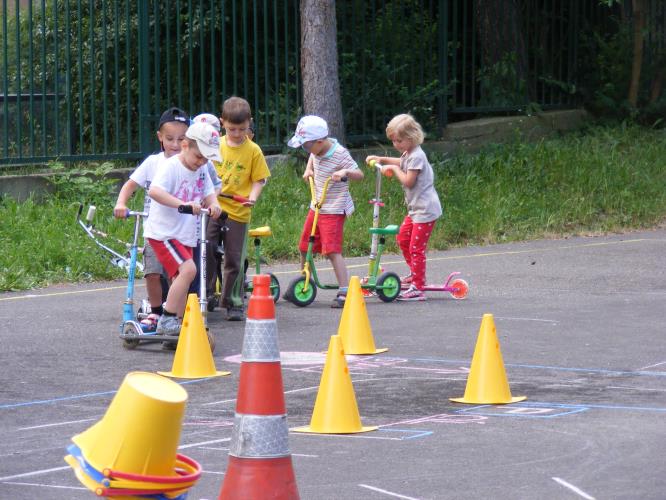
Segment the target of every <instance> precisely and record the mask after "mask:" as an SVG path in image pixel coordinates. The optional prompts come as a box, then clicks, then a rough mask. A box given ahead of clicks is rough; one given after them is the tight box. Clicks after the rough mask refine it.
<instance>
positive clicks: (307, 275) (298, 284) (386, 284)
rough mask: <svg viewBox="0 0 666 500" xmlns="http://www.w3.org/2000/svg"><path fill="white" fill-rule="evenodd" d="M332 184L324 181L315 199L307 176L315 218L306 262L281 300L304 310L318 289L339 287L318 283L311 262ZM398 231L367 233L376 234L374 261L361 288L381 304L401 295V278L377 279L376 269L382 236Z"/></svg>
mask: <svg viewBox="0 0 666 500" xmlns="http://www.w3.org/2000/svg"><path fill="white" fill-rule="evenodd" d="M341 180H342V182H346V180H347V179H346V178H345V177H343V178H342V179H341ZM330 181H331V178H330V177H329V178H328V179H326V182H324V187H323V189H322V193H321V198H320V200H317V199H316V194H315V186H314V179H313V178H312V177H309V182H310V194H311V197H312V204H313V206H314V219H313V221H312V230H311V232H310V238H309V241H308V249H307V252H306V254H305V263H304V265H303V269H302V271H301V276H299V277H297V278H294V279H293V280H292V281H291V283H290V284H289V287H288V288H287V291H286V292H285V294H284V298H285V299H286V300H288V301H289V302H291V303H292V304H294V305H296V306H299V307H305V306H308V305H310V304H312V302H313V301H314V299H315V297H316V296H317V288H321V289H323V290H337V289H338V288H339V285H338V284H325V283H322V282H321V281H320V280H319V277H318V276H317V269H316V267H315V262H314V256H313V255H314V250H313V249H314V242H315V233H316V230H317V221H318V219H319V211H320V209H321V206H322V205H323V203H324V201H325V200H326V192H327V191H328V185H329V183H330ZM397 231H398V227H397V226H395V225H394V226H387V227H385V228H380V227H376V228H372V229H371V230H370V232H371V233H372V234H373V237H374V236H375V235H377V240H378V241H377V250H376V254H375V255H374V258H375V261H374V262H372V263H371V264H370V269H371V276H372V278H373V279H372V282H369V281H368V282H367V283H365V284H362V285H361V289H371V290H374V291H375V292H376V293H377V296H378V297H379V298H380V299H381V300H382V301H384V302H391V301H393V300H394V299H395V298H396V297H397V296H398V294H399V293H400V278H399V277H398V275H397V274H395V273H392V272H388V273H382V274H381V275H380V276H379V277H377V270H378V269H379V260H380V258H381V255H382V252H383V251H384V244H385V235H386V234H395V233H397Z"/></svg>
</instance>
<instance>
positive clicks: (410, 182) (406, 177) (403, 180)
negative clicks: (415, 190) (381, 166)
mask: <svg viewBox="0 0 666 500" xmlns="http://www.w3.org/2000/svg"><path fill="white" fill-rule="evenodd" d="M386 168H387V169H388V168H390V169H391V170H393V174H394V175H395V176H396V177H397V178H398V180H399V181H400V184H402V185H403V186H405V187H408V188H411V187H414V184H416V179H417V177H418V176H419V172H420V170H407V172H403V171H402V169H401V168H400V167H397V166H394V165H389V166H387V167H386Z"/></svg>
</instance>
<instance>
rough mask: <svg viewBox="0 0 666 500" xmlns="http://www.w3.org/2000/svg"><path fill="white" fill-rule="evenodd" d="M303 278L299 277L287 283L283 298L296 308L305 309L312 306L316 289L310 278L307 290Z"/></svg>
mask: <svg viewBox="0 0 666 500" xmlns="http://www.w3.org/2000/svg"><path fill="white" fill-rule="evenodd" d="M305 283H306V281H305V276H299V277H298V278H295V279H293V280H292V281H291V283H289V287H288V288H287V291H286V293H285V294H284V296H283V297H284V298H285V299H286V300H288V301H289V302H291V303H292V304H294V305H295V306H298V307H305V306H309V305H310V304H312V302H313V301H314V299H315V297H316V296H317V287H316V286H315V282H314V280H313V279H312V278H310V284H309V285H308V288H307V290H304V288H305Z"/></svg>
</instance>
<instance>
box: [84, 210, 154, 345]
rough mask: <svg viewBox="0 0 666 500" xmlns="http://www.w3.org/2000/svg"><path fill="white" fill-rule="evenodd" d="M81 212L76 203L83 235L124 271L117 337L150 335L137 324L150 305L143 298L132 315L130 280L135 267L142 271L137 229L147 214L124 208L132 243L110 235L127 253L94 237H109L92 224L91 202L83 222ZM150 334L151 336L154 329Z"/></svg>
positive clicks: (134, 275)
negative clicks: (131, 229)
mask: <svg viewBox="0 0 666 500" xmlns="http://www.w3.org/2000/svg"><path fill="white" fill-rule="evenodd" d="M82 211H83V205H82V204H79V210H78V213H77V216H76V220H77V222H78V223H79V225H80V226H81V227H82V228H83V230H84V231H85V232H86V234H87V235H88V236H90V238H92V240H93V241H94V242H95V244H97V245H98V246H99V247H100V248H102V249H103V250H105V251H106V252H108V253H110V254H111V255H112V258H111V263H112V264H113V265H114V266H118V267H120V268H121V269H124V270H125V271H126V272H127V291H126V294H125V301H124V302H123V321H122V323H121V324H120V334H121V338H124V337H123V336H124V335H126V334H127V335H132V336H143V335H151V333H150V332H148V331H146V329H144V328H143V327H142V325H141V323H140V321H141V319H143V318H145V317H146V316H147V315H148V314H149V313H150V304H149V303H148V301H147V300H145V299H144V300H143V301H142V304H141V307H140V308H139V310H138V312H137V314H136V316H135V315H134V280H135V277H136V270H137V269H138V270H139V271H140V272H143V264H141V262H138V260H137V258H138V254H139V244H138V242H139V232H140V228H141V220H142V219H143V218H144V217H147V215H148V214H146V213H144V212H134V211H130V210H128V211H127V214H126V218H130V217H133V218H134V236H133V238H132V243H126V242H124V241H121V240H118V239H115V238H114V239H115V240H116V241H117V242H119V243H120V244H122V245H124V246H125V247H126V248H127V249H128V254H127V255H121V254H120V253H118V252H116V251H115V250H114V249H113V248H111V247H109V246H108V245H106V244H105V243H102V241H100V240H99V239H98V236H99V237H102V238H111V236H109V235H108V234H106V233H104V232H103V231H100V230H99V229H96V228H95V226H94V225H93V218H94V217H95V213H96V211H97V208H96V207H95V206H93V205H91V206H90V207H88V212H87V214H86V222H87V224H86V222H84V221H83V220H81V212H82ZM152 335H154V332H153V333H152ZM123 345H124V346H125V347H128V348H130V349H131V348H134V347H136V345H138V343H134V342H126V341H124V342H123Z"/></svg>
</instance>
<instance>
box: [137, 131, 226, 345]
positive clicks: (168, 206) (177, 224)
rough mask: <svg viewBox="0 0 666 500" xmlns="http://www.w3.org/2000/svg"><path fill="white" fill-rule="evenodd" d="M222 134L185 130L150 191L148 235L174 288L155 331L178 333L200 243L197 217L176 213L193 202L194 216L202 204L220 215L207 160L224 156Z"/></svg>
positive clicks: (213, 215)
mask: <svg viewBox="0 0 666 500" xmlns="http://www.w3.org/2000/svg"><path fill="white" fill-rule="evenodd" d="M219 144H220V134H219V133H218V132H217V131H216V130H215V129H214V128H213V127H212V126H210V125H208V124H207V123H195V124H193V125H191V126H190V127H189V128H188V129H187V132H186V133H185V139H184V140H183V141H182V144H181V148H182V151H181V153H180V154H178V155H177V156H174V157H172V158H170V159H168V160H166V161H165V162H164V163H163V164H162V165H161V167H160V169H159V170H158V172H157V173H156V174H155V177H154V178H153V182H152V184H151V186H150V189H149V191H148V194H149V195H150V197H151V198H152V199H153V202H152V206H151V208H150V217H149V218H148V222H147V223H146V225H145V236H146V239H147V240H148V243H149V244H150V245H151V247H152V248H153V250H155V254H156V255H157V258H158V260H159V261H160V263H161V264H162V265H163V266H164V269H165V270H166V271H167V273H168V275H169V277H170V278H172V283H171V287H170V288H169V294H168V295H167V300H166V302H165V303H164V307H163V315H162V317H161V318H160V320H159V322H158V324H157V333H159V334H163V335H178V333H179V332H180V321H179V319H178V318H179V316H180V317H182V315H183V312H184V310H185V303H186V301H187V292H188V289H189V287H190V284H191V283H192V280H193V279H194V277H195V276H196V266H195V264H194V261H193V260H192V250H193V247H194V246H196V244H197V232H196V228H197V218H196V217H193V216H192V215H189V214H181V213H179V212H178V207H179V206H180V205H191V206H192V211H193V214H194V215H199V213H200V210H201V208H202V207H205V208H209V209H210V210H211V216H212V217H213V218H218V217H219V216H220V212H221V210H220V206H219V204H218V203H217V197H216V196H215V190H214V188H213V183H212V181H211V179H210V176H209V175H208V172H207V170H206V168H205V165H206V164H207V162H208V160H217V161H219V160H220V152H219Z"/></svg>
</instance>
